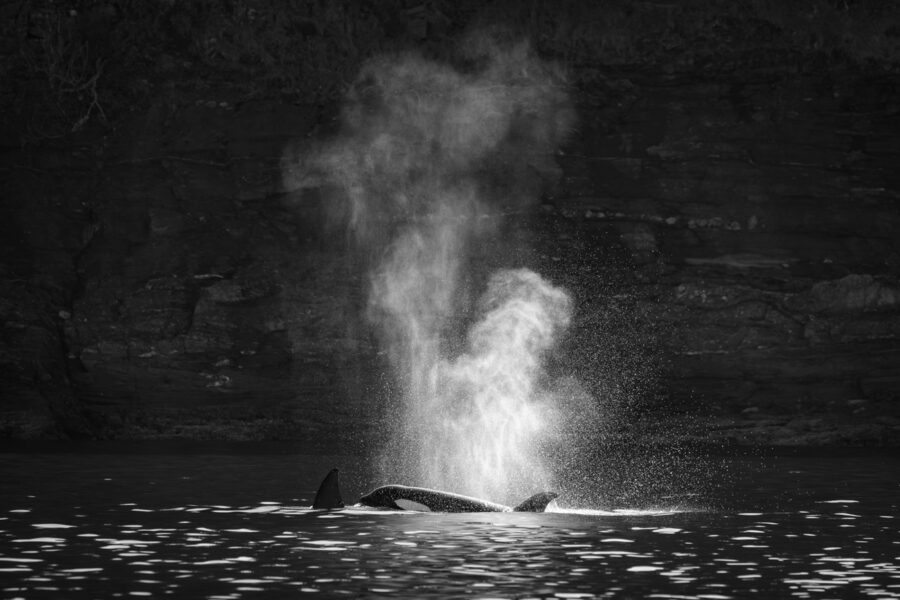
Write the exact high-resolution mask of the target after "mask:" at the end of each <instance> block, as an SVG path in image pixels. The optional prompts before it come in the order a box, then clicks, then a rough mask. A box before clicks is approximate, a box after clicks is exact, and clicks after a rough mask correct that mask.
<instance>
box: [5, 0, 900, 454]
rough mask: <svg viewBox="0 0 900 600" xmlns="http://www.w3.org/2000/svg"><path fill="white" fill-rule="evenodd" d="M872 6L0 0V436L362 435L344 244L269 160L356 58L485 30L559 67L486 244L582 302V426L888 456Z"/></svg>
mask: <svg viewBox="0 0 900 600" xmlns="http://www.w3.org/2000/svg"><path fill="white" fill-rule="evenodd" d="M898 13H900V8H898V3H896V2H890V1H888V2H884V1H880V0H869V1H853V0H840V1H839V0H803V1H797V2H789V3H786V2H780V1H776V0H750V1H748V2H742V3H737V2H730V1H717V0H696V1H693V2H679V1H674V0H673V1H665V0H659V1H655V2H649V1H648V2H626V1H612V0H609V1H597V2H580V3H574V2H559V1H558V0H557V1H552V2H551V1H549V0H548V1H546V2H542V1H533V2H515V1H512V0H509V1H500V2H493V3H484V2H467V1H466V0H454V1H442V0H434V1H427V2H422V1H415V0H409V1H400V0H394V1H390V0H386V1H372V2H362V1H360V2H351V1H335V2H329V1H325V0H323V1H320V2H313V1H310V2H296V3H294V2H292V3H288V2H283V1H282V2H279V1H274V2H273V1H259V2H254V1H252V0H236V1H233V2H213V1H198V2H177V1H170V2H167V1H160V2H143V1H137V0H135V1H127V0H126V1H121V2H103V1H98V2H75V1H72V2H65V1H63V2H51V1H48V0H44V1H27V0H26V1H16V2H9V1H4V2H2V3H0V24H2V28H3V30H2V32H0V33H2V35H0V78H2V79H0V81H2V83H0V103H2V123H0V131H2V133H0V144H2V148H0V151H2V155H0V202H2V204H0V256H2V262H0V319H2V335H0V437H2V438H7V439H10V438H12V439H56V438H66V437H76V438H101V439H130V440H136V439H158V438H184V439H202V440H209V439H216V440H282V439H290V440H305V441H306V442H308V443H309V444H310V445H311V446H316V445H318V446H321V447H328V446H333V445H336V444H337V443H338V442H347V441H349V442H360V441H361V440H367V439H370V438H371V436H372V435H373V432H374V431H376V430H377V429H378V427H377V424H378V422H379V420H380V419H383V418H385V415H384V414H383V411H382V409H381V407H382V406H383V405H384V404H383V402H382V400H383V398H384V397H385V395H386V394H390V393H391V392H390V378H389V375H387V374H386V369H385V364H384V360H383V358H382V357H380V356H379V354H378V350H377V348H376V345H375V340H374V336H373V334H372V332H371V330H370V328H369V327H368V326H367V324H366V322H365V319H364V317H363V315H362V311H361V309H362V308H363V307H364V306H365V294H366V278H365V269H364V265H365V264H366V262H367V259H366V257H361V256H360V255H359V253H358V252H355V251H354V248H353V244H352V242H351V241H350V240H349V238H348V236H347V234H346V233H345V231H344V229H343V226H342V225H341V224H340V223H337V222H334V219H331V220H329V218H328V215H329V214H331V211H329V210H328V203H329V201H330V199H331V195H330V194H329V193H328V189H327V186H325V185H324V184H323V183H322V182H320V181H317V180H316V179H315V177H309V178H306V179H304V178H303V177H300V178H296V177H295V178H291V179H290V183H286V181H288V180H287V179H285V178H283V177H282V158H283V156H284V155H285V152H286V151H287V150H288V149H289V148H296V147H298V145H299V146H303V145H304V144H311V143H314V142H315V140H320V139H326V138H327V137H328V136H330V135H334V134H335V133H336V132H337V130H338V126H337V122H336V116H337V114H338V110H339V105H340V102H341V98H342V95H343V93H344V91H345V90H346V89H348V88H349V86H350V85H351V84H352V82H353V80H354V77H355V74H356V73H357V71H358V69H359V67H360V65H361V64H362V63H363V62H364V61H365V60H366V59H368V58H370V57H372V56H375V55H377V54H380V53H385V52H388V53H390V52H398V51H408V50H415V51H418V52H421V53H423V54H424V55H425V56H427V57H429V58H430V59H433V60H438V61H451V62H452V61H454V60H455V57H456V56H457V55H458V53H457V45H456V42H457V40H459V39H460V37H461V36H463V35H464V34H465V33H466V32H468V31H471V30H472V29H473V28H476V27H491V26H495V25H498V24H499V25H503V26H504V27H505V28H507V30H508V31H512V32H514V33H515V34H516V35H521V36H523V37H526V38H528V39H530V40H531V41H532V43H533V46H534V48H535V50H536V52H537V53H538V54H539V55H540V56H542V57H544V58H546V59H547V60H553V61H558V62H560V63H561V64H563V65H564V66H565V68H566V69H567V71H568V73H569V83H570V87H571V94H572V98H573V101H574V103H575V106H576V109H577V113H578V121H577V124H576V126H575V128H574V130H573V131H572V133H571V136H570V138H569V141H568V142H567V144H566V145H565V146H564V147H563V148H562V149H561V151H560V152H559V153H558V154H557V155H556V156H554V157H544V158H543V159H541V160H544V161H547V162H549V163H550V164H555V165H556V166H557V167H558V169H556V168H555V167H554V168H553V169H549V172H552V174H553V176H552V177H550V176H548V175H547V173H548V169H547V168H546V167H547V164H542V165H537V167H540V168H538V169H537V171H539V172H541V173H543V174H544V175H543V176H544V177H545V179H546V180H545V181H544V182H543V189H544V190H545V192H544V195H543V197H542V199H541V201H540V205H539V206H538V207H536V209H535V210H534V211H533V212H521V211H517V212H516V213H515V214H511V215H509V221H508V231H507V232H506V234H505V235H508V236H511V239H515V240H516V241H518V242H521V245H522V247H527V248H529V251H528V252H527V253H525V254H524V255H523V256H521V257H519V259H518V260H519V261H520V262H522V263H524V264H526V265H527V266H530V267H532V268H534V269H535V270H537V271H538V272H540V273H542V274H543V275H544V276H546V277H547V278H549V279H550V280H552V281H553V282H554V283H556V284H558V285H562V286H564V287H565V288H566V289H568V290H569V291H570V292H571V293H572V295H573V297H574V298H575V305H576V315H575V320H574V323H573V325H572V327H571V328H570V331H569V335H568V337H567V339H566V340H565V341H564V342H563V344H562V346H561V347H560V348H559V350H558V352H557V353H556V354H554V355H553V356H552V357H551V358H550V369H551V372H552V373H554V374H557V375H566V374H571V375H574V376H575V377H577V378H578V379H579V380H580V381H581V383H582V385H584V386H585V387H586V388H588V390H589V391H590V392H591V393H592V395H593V396H594V398H595V401H596V402H598V403H599V404H600V405H601V408H602V409H603V411H604V414H606V415H607V419H606V423H607V425H606V426H605V430H604V431H598V436H603V437H604V438H609V439H618V438H619V437H623V436H624V437H628V436H631V435H633V433H634V432H635V431H639V432H641V433H642V435H647V436H650V437H651V438H653V437H655V438H656V439H676V438H678V439H692V440H700V441H707V442H715V443H719V442H738V443H753V444H769V443H774V444H792V445H798V444H799V445H834V444H854V445H885V444H889V445H897V444H898V443H900V235H898V226H900V168H898V167H900V162H898V159H900V18H898ZM550 159H552V160H550ZM388 417H389V415H388Z"/></svg>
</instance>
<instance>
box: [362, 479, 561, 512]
mask: <svg viewBox="0 0 900 600" xmlns="http://www.w3.org/2000/svg"><path fill="white" fill-rule="evenodd" d="M558 496H559V494H557V493H555V492H540V493H538V494H535V495H534V496H531V497H530V498H528V499H527V500H525V501H524V502H522V503H521V504H519V505H517V506H514V507H509V506H505V505H503V504H497V503H495V502H489V501H487V500H481V499H479V498H472V497H471V496H463V495H462V494H454V493H452V492H443V491H440V490H432V489H428V488H420V487H409V486H405V485H383V486H381V487H379V488H376V489H374V490H372V491H371V492H369V493H368V494H366V495H365V496H363V497H362V498H360V499H359V503H360V504H362V505H364V506H371V507H373V508H393V509H395V510H421V508H419V507H424V509H426V510H429V511H431V512H448V513H461V512H544V510H545V509H546V508H547V505H548V504H550V502H552V501H553V500H554V499H555V498H557V497H558Z"/></svg>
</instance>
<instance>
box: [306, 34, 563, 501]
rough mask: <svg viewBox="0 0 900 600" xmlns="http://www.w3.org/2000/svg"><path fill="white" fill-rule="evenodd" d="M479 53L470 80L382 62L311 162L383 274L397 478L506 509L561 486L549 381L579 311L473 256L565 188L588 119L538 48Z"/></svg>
mask: <svg viewBox="0 0 900 600" xmlns="http://www.w3.org/2000/svg"><path fill="white" fill-rule="evenodd" d="M469 41H470V42H471V43H469V44H468V45H467V48H468V49H469V52H470V56H468V57H467V58H469V59H470V61H469V62H470V66H469V68H468V69H467V70H459V69H456V68H453V67H451V66H448V65H445V64H440V63H436V62H433V61H428V60H426V59H424V58H422V57H419V56H415V55H399V56H384V57H379V58H376V59H374V60H372V61H370V62H369V63H368V64H367V65H366V66H364V67H363V69H362V71H361V73H360V75H359V77H358V78H357V80H356V82H355V83H354V85H353V86H352V88H351V89H350V91H349V92H348V95H347V98H346V102H345V106H344V110H343V113H342V134H341V135H340V136H339V137H338V138H337V139H336V140H334V141H332V142H331V143H328V144H326V145H324V146H323V147H321V148H319V149H318V151H317V152H316V153H315V156H314V157H313V158H312V159H311V160H310V162H311V163H312V164H313V165H314V168H316V169H319V170H320V171H321V172H323V173H326V174H327V177H328V179H329V180H330V181H331V182H332V183H333V184H334V185H335V186H336V187H338V188H339V189H340V193H341V197H342V199H343V202H344V206H345V207H346V209H345V210H344V215H345V217H346V221H347V223H348V225H349V227H350V229H351V231H353V233H354V236H355V238H356V239H357V241H358V243H359V244H360V246H361V247H362V248H363V249H364V251H365V252H366V253H367V256H368V257H369V260H371V261H372V263H373V266H372V269H371V272H370V274H369V300H368V307H367V317H368V320H369V321H370V323H371V324H372V325H373V327H374V329H375V332H376V335H377V337H378V339H379V341H380V344H381V349H382V352H383V353H384V354H385V355H386V356H387V357H388V359H389V363H390V365H391V368H392V371H393V373H392V376H393V379H394V381H395V383H396V388H397V389H398V390H399V394H398V397H397V398H394V399H393V402H394V404H393V405H392V406H391V411H392V413H393V414H394V415H396V418H394V419H391V424H390V427H389V429H390V431H387V432H385V433H386V437H387V438H388V440H389V441H388V442H387V444H386V445H385V449H384V456H383V460H382V470H383V475H384V476H385V477H391V478H402V479H404V480H407V481H411V482H415V484H417V485H424V486H430V487H439V488H452V489H454V490H457V491H459V492H461V493H467V494H473V495H479V496H484V497H490V498H493V499H496V500H498V501H502V500H506V499H509V498H511V497H514V496H519V497H523V496H527V495H528V494H530V493H533V492H534V490H535V489H536V488H542V487H544V486H546V485H548V484H549V483H551V480H552V473H551V472H550V469H549V467H547V466H546V465H544V463H543V460H542V458H541V456H542V454H541V446H542V443H543V442H544V441H545V439H546V437H547V435H548V434H549V432H548V429H547V428H548V424H549V423H553V422H556V419H555V418H553V417H552V416H551V415H550V413H552V412H553V411H554V410H555V408H554V406H553V403H552V402H549V401H547V398H548V397H549V396H548V395H547V394H545V393H544V392H543V390H542V377H543V372H542V366H541V365H542V358H543V356H544V354H545V353H546V352H547V351H548V350H549V349H550V348H551V347H552V346H553V344H554V342H555V340H556V337H557V335H558V334H559V333H560V332H561V331H563V330H564V329H565V327H566V325H567V324H568V321H569V318H570V301H569V299H568V297H567V296H566V294H565V293H564V292H563V291H562V290H559V289H557V288H554V287H553V286H552V285H551V284H549V283H548V282H547V281H546V280H544V279H543V278H541V277H540V276H539V275H537V274H536V273H533V272H531V271H529V270H527V269H524V268H501V269H499V270H497V272H495V273H494V274H492V275H491V274H489V273H487V272H484V267H483V265H478V264H474V263H475V262H477V261H475V260H474V258H473V257H474V256H475V253H474V251H473V248H475V247H478V244H480V243H484V241H485V240H491V239H492V238H493V236H498V235H501V224H502V221H503V217H504V215H505V214H507V213H509V212H514V213H519V212H522V211H525V210H527V209H528V208H529V207H531V206H533V204H534V202H535V201H536V199H537V197H538V195H539V193H540V191H541V187H542V185H544V183H545V182H546V181H547V180H550V179H553V178H554V177H555V175H556V173H555V169H556V167H555V164H554V162H553V159H552V153H553V151H554V150H555V148H556V147H557V145H558V144H559V143H560V142H561V140H562V139H563V137H564V136H565V134H566V133H567V131H568V129H569V128H570V127H571V123H572V115H573V111H572V108H571V106H570V104H569V100H568V96H567V94H566V91H565V86H564V85H563V81H564V78H563V75H562V73H561V72H560V71H559V69H558V68H557V67H556V66H555V65H552V64H549V63H545V62H543V61H541V60H539V59H538V58H537V57H535V56H534V54H533V53H532V51H531V50H530V48H529V46H528V45H527V44H525V43H494V42H492V41H491V40H490V39H489V38H488V37H486V36H484V35H481V36H480V37H479V36H475V37H473V38H472V39H471V40H469ZM473 49H474V50H473ZM472 52H474V54H471V53H472ZM474 64H477V65H478V66H477V68H476V67H474V66H472V65H474ZM495 258H497V257H495ZM500 258H502V257H500ZM497 262H498V264H501V265H502V263H503V262H504V261H503V260H500V259H498V260H497ZM507 262H514V261H512V260H510V261H507ZM485 287H486V289H485V290H484V291H483V292H482V291H481V290H482V289H484V288H485ZM478 297H481V300H480V302H476V301H475V300H474V299H475V298H478ZM466 329H468V332H466Z"/></svg>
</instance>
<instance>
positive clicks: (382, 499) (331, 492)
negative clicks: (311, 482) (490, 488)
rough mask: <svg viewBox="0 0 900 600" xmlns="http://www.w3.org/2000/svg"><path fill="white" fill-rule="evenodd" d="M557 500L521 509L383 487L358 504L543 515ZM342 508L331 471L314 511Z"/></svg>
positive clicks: (541, 497)
mask: <svg viewBox="0 0 900 600" xmlns="http://www.w3.org/2000/svg"><path fill="white" fill-rule="evenodd" d="M556 497H557V494H556V493H554V492H540V493H538V494H535V495H534V496H532V497H530V498H528V499H527V500H525V501H524V502H522V503H521V504H519V505H518V506H515V507H509V506H504V505H503V504H496V503H494V502H489V501H487V500H481V499H479V498H472V497H470V496H463V495H462V494H454V493H452V492H442V491H440V490H432V489H428V488H420V487H409V486H405V485H383V486H381V487H379V488H375V489H374V490H372V491H371V492H369V493H368V494H366V495H365V496H363V497H362V498H360V499H359V504H362V505H363V506H371V507H373V508H392V509H394V510H405V509H404V507H403V506H402V504H407V505H409V504H412V505H415V506H417V507H418V506H421V507H424V508H426V509H428V510H430V511H432V512H512V511H516V512H544V510H545V509H546V508H547V505H548V504H549V503H550V502H551V501H553V499H554V498H556ZM343 506H344V502H343V500H342V499H341V491H340V485H339V478H338V470H337V469H332V470H331V471H330V472H329V473H328V475H326V476H325V479H324V480H323V481H322V485H320V486H319V491H318V492H317V493H316V498H315V500H314V501H313V508H325V509H328V508H343Z"/></svg>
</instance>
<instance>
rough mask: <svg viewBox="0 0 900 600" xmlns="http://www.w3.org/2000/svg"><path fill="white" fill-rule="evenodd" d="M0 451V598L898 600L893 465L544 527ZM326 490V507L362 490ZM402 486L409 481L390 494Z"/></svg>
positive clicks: (795, 467) (847, 458)
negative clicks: (365, 505)
mask: <svg viewBox="0 0 900 600" xmlns="http://www.w3.org/2000/svg"><path fill="white" fill-rule="evenodd" d="M250 449H252V447H227V448H224V449H223V448H216V449H215V451H207V449H204V448H203V447H200V448H197V447H192V448H190V451H187V452H183V451H176V450H172V449H169V450H167V451H158V450H157V451H153V452H149V453H147V452H144V451H142V450H141V449H135V448H134V447H133V446H132V447H128V446H122V445H115V444H110V445H106V446H93V447H90V448H88V449H87V450H85V449H84V448H80V447H79V448H75V449H72V448H68V449H67V448H65V447H59V446H57V447H54V448H51V449H47V448H41V447H32V448H29V449H28V450H27V451H22V450H21V449H12V450H10V449H7V450H6V451H5V452H2V453H0V486H2V487H0V590H2V593H0V597H2V598H26V599H32V598H76V599H77V598H141V597H153V598H165V597H170V598H214V599H239V598H285V597H310V598H336V597H349V598H360V597H361V598H378V597H393V598H456V597H460V598H462V597H466V598H678V599H686V598H709V599H721V598H749V597H758V598H817V599H819V598H900V520H898V519H900V510H898V505H900V477H898V474H900V456H897V455H896V453H894V454H890V453H884V452H882V453H866V454H857V455H838V454H834V453H831V454H829V455H807V456H765V455H759V454H754V455H749V456H722V457H719V458H714V459H710V465H711V467H710V473H711V474H712V476H713V477H715V474H716V473H721V485H713V486H709V485H706V486H704V487H703V489H702V490H697V491H692V490H691V489H689V488H690V485H688V484H686V486H687V489H684V490H682V492H683V493H681V494H675V495H670V496H668V497H666V498H654V499H653V500H652V501H649V500H648V501H647V502H646V503H641V502H640V501H639V500H634V499H632V500H630V501H629V502H630V503H629V504H627V505H626V504H623V505H607V506H567V505H566V504H565V502H564V501H563V500H564V498H561V499H560V501H561V504H559V505H551V512H547V513H543V514H529V513H483V514H441V513H416V512H399V511H375V510H363V509H359V508H356V509H354V508H347V509H343V510H337V511H321V510H312V509H310V508H308V507H309V505H310V504H311V501H312V497H313V495H314V493H315V489H316V487H317V485H318V482H319V480H320V479H321V477H322V476H324V475H325V473H327V471H328V469H330V468H331V467H332V466H339V467H340V468H341V469H342V472H344V473H345V474H352V473H353V472H354V470H356V471H364V470H365V467H364V463H363V461H361V460H360V459H358V458H355V457H347V456H336V457H331V456H317V455H316V456H313V455H304V454H299V453H292V452H291V450H290V448H282V449H280V450H278V451H275V452H270V451H265V452H259V451H251V450H250ZM345 478H346V483H345V485H346V487H345V490H344V491H345V500H347V501H352V499H353V498H354V497H357V496H358V495H359V493H361V492H362V491H365V489H364V486H366V485H370V484H371V482H369V481H367V480H366V479H365V477H364V476H362V475H360V476H358V477H355V478H354V477H353V476H352V475H348V476H347V477H345ZM403 483H415V482H403Z"/></svg>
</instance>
